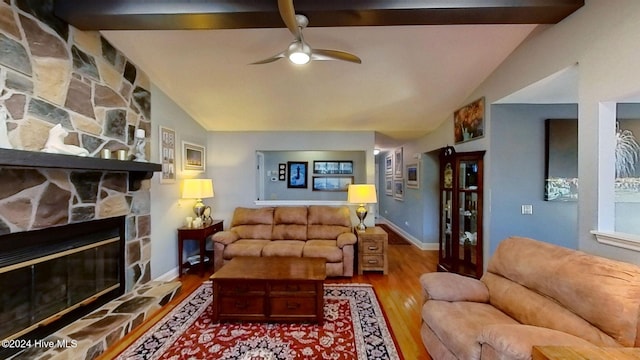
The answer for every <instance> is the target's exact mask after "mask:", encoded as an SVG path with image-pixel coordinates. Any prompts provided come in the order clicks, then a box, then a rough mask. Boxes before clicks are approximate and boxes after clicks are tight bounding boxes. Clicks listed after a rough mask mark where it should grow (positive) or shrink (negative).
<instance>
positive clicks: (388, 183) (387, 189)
mask: <svg viewBox="0 0 640 360" xmlns="http://www.w3.org/2000/svg"><path fill="white" fill-rule="evenodd" d="M384 193H385V194H386V195H389V196H392V195H393V176H389V175H387V176H385V177H384Z"/></svg>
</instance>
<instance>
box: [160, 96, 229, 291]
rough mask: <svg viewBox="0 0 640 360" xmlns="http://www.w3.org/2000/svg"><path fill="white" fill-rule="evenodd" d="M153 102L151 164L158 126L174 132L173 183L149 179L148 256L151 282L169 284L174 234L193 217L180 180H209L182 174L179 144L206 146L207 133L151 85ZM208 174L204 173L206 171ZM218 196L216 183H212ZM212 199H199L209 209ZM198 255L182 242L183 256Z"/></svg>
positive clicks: (173, 273)
mask: <svg viewBox="0 0 640 360" xmlns="http://www.w3.org/2000/svg"><path fill="white" fill-rule="evenodd" d="M151 93H152V95H151V96H152V98H153V102H152V103H151V114H152V116H153V129H152V130H153V131H152V134H151V135H152V138H151V143H152V144H154V145H155V146H154V147H153V148H152V149H151V150H152V151H151V161H152V162H155V163H159V162H160V154H159V151H160V150H159V145H157V144H159V139H158V138H159V126H165V127H168V128H171V129H173V130H175V131H176V137H177V139H176V140H177V141H176V182H175V183H170V184H160V173H159V172H158V173H155V174H154V176H153V179H151V231H152V234H153V237H152V240H151V243H152V246H151V248H152V250H151V251H152V254H151V275H152V279H156V278H161V279H163V280H169V279H171V278H172V277H174V276H177V275H178V271H177V268H178V241H177V238H178V232H177V230H176V229H177V228H179V227H181V226H183V225H184V223H185V220H184V219H185V217H187V216H194V213H193V205H194V203H195V200H187V199H181V188H182V187H181V185H182V180H183V179H187V178H210V176H208V175H207V174H205V173H199V172H196V171H192V170H191V171H183V170H182V141H183V140H184V141H188V142H191V143H195V144H199V145H206V144H207V133H206V132H205V130H204V128H203V127H202V126H200V125H199V124H198V123H197V122H195V120H193V118H191V116H189V114H187V113H186V112H185V111H184V110H182V109H181V108H180V107H179V106H178V104H176V103H175V102H174V101H173V100H172V99H171V98H169V97H168V96H167V95H166V94H165V93H164V92H163V91H162V90H161V89H160V88H158V87H157V86H156V85H155V84H152V86H151ZM207 170H208V169H207ZM213 186H214V190H216V196H218V193H217V188H216V183H215V181H214V183H213ZM214 201H215V198H213V199H203V202H204V203H205V204H206V205H209V206H211V205H213V202H214ZM197 252H198V247H197V243H196V242H195V241H188V242H185V255H191V254H193V253H197Z"/></svg>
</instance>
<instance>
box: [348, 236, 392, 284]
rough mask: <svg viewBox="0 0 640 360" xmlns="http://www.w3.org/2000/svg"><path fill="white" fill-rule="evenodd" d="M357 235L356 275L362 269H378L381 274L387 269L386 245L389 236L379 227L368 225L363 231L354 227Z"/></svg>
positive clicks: (386, 271) (360, 273)
mask: <svg viewBox="0 0 640 360" xmlns="http://www.w3.org/2000/svg"><path fill="white" fill-rule="evenodd" d="M354 232H355V234H356V236H357V237H358V275H362V272H363V271H369V270H378V271H382V273H383V274H385V275H386V274H387V273H388V271H389V259H388V258H387V247H388V246H389V236H388V235H387V232H386V231H384V230H382V228H381V227H378V226H374V227H368V228H366V229H365V230H364V231H358V230H356V229H354Z"/></svg>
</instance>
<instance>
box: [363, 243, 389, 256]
mask: <svg viewBox="0 0 640 360" xmlns="http://www.w3.org/2000/svg"><path fill="white" fill-rule="evenodd" d="M383 251H384V243H383V241H382V240H379V241H378V240H364V241H362V253H363V254H382V252H383Z"/></svg>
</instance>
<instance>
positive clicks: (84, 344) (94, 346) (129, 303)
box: [10, 281, 181, 360]
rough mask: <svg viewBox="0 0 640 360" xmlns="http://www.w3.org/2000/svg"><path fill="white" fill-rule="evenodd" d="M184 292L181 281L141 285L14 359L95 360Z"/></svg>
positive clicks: (153, 282) (30, 347) (12, 358)
mask: <svg viewBox="0 0 640 360" xmlns="http://www.w3.org/2000/svg"><path fill="white" fill-rule="evenodd" d="M180 288H181V284H180V282H178V281H173V282H157V281H151V282H148V283H146V284H143V285H140V286H139V287H136V288H135V289H134V290H133V291H131V292H129V293H127V294H125V295H123V296H121V297H119V298H118V299H115V300H113V301H111V302H109V303H108V304H105V305H104V306H103V307H101V308H100V309H98V310H96V311H94V312H92V313H90V314H88V315H86V316H85V317H83V318H82V319H80V320H78V321H76V322H74V323H73V324H71V325H69V326H67V327H65V328H62V329H61V330H59V331H57V332H56V333H54V334H52V335H50V336H48V337H46V338H44V339H42V341H41V342H39V343H38V344H35V343H32V344H31V346H29V347H28V348H26V349H25V350H24V351H23V352H21V353H18V354H16V355H15V356H13V357H11V358H10V359H11V360H78V359H84V360H91V359H95V358H96V357H98V356H99V355H100V354H102V353H103V352H104V351H105V349H107V348H108V347H110V346H112V345H113V344H115V343H116V342H117V341H118V340H120V339H122V338H123V337H124V336H125V335H127V334H128V333H129V332H130V331H131V330H132V329H133V328H135V327H136V326H138V325H140V324H142V323H143V322H144V321H145V320H147V319H148V318H149V316H151V315H153V314H154V313H155V312H156V311H158V310H159V309H160V308H161V307H162V306H164V305H166V304H167V303H168V302H169V301H171V300H172V299H173V298H174V297H175V296H176V294H178V292H179V291H180ZM37 345H39V346H37Z"/></svg>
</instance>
